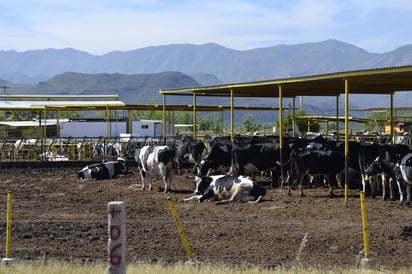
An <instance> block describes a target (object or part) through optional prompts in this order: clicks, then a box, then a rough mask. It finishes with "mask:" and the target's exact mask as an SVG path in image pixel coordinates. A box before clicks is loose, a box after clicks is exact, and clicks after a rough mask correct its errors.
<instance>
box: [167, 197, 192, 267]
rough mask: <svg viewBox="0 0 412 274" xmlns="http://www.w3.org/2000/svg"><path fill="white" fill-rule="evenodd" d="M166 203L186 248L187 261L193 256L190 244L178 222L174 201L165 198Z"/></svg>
mask: <svg viewBox="0 0 412 274" xmlns="http://www.w3.org/2000/svg"><path fill="white" fill-rule="evenodd" d="M167 203H168V204H169V207H170V211H171V212H172V215H173V218H174V219H175V223H176V227H177V230H178V231H179V234H180V238H181V239H182V243H183V246H184V248H185V250H186V253H187V256H188V257H189V261H193V260H192V258H193V256H192V251H191V250H190V246H189V243H188V241H187V238H186V235H185V232H184V231H183V227H182V224H181V223H180V221H179V217H178V216H177V212H176V209H175V206H174V203H173V201H172V200H171V199H170V198H169V199H167Z"/></svg>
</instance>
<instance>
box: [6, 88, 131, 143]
mask: <svg viewBox="0 0 412 274" xmlns="http://www.w3.org/2000/svg"><path fill="white" fill-rule="evenodd" d="M0 98H2V100H0V110H4V111H6V112H5V119H6V120H8V119H7V116H8V115H10V114H11V111H18V112H19V114H18V118H19V119H20V120H24V122H23V121H20V122H14V123H13V122H11V121H7V122H4V123H2V125H6V126H14V127H17V126H20V127H23V126H31V125H32V124H36V123H29V122H27V121H26V120H29V119H30V118H31V117H30V111H32V112H33V111H34V112H36V113H37V114H38V117H37V118H38V119H39V124H40V125H41V126H42V127H43V137H45V136H46V127H47V126H48V125H56V128H57V129H58V128H59V124H60V120H61V119H60V118H59V114H58V113H59V111H66V110H104V111H105V119H106V121H107V123H109V118H110V117H109V116H110V115H109V113H110V112H109V111H110V110H112V109H117V108H119V107H124V106H126V104H125V103H123V102H122V101H120V100H119V96H118V95H6V94H5V95H0ZM51 113H56V117H54V116H55V115H54V114H53V115H50V114H51ZM48 116H53V117H48ZM47 118H56V119H55V120H54V121H55V122H54V123H51V122H50V120H49V119H47ZM57 131H58V130H57ZM108 132H109V130H107V134H108Z"/></svg>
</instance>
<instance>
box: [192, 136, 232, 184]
mask: <svg viewBox="0 0 412 274" xmlns="http://www.w3.org/2000/svg"><path fill="white" fill-rule="evenodd" d="M231 165H232V142H231V141H230V140H225V141H224V142H215V143H214V144H213V145H212V146H211V147H210V148H209V153H208V154H207V155H206V157H205V158H204V159H203V160H201V161H200V164H199V165H198V166H197V168H196V169H195V170H194V172H195V174H194V175H195V176H199V177H203V176H209V175H211V174H213V173H215V172H218V173H219V174H224V173H226V172H227V170H228V169H230V167H231ZM228 172H229V173H230V170H229V171H228Z"/></svg>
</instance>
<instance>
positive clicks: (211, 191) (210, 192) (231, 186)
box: [184, 175, 266, 203]
mask: <svg viewBox="0 0 412 274" xmlns="http://www.w3.org/2000/svg"><path fill="white" fill-rule="evenodd" d="M195 194H197V195H194V196H192V197H190V198H187V199H184V201H199V202H203V201H205V200H212V201H219V203H229V202H252V201H254V202H259V201H260V200H261V199H262V197H264V196H265V195H266V189H265V188H264V187H263V186H261V185H259V184H257V183H255V182H254V181H253V180H252V179H251V178H250V177H247V176H229V175H212V176H205V177H202V178H200V177H196V190H195Z"/></svg>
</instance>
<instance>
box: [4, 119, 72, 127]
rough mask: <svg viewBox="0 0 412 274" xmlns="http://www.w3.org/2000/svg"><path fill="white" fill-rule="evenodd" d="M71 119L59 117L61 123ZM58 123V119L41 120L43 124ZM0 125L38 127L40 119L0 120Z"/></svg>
mask: <svg viewBox="0 0 412 274" xmlns="http://www.w3.org/2000/svg"><path fill="white" fill-rule="evenodd" d="M68 121H69V119H59V123H64V122H68ZM56 124H57V120H56V119H46V120H43V119H42V120H41V125H42V126H44V125H46V126H54V125H56ZM0 125H3V126H9V127H38V126H39V125H40V122H39V120H34V121H33V120H32V121H0Z"/></svg>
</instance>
